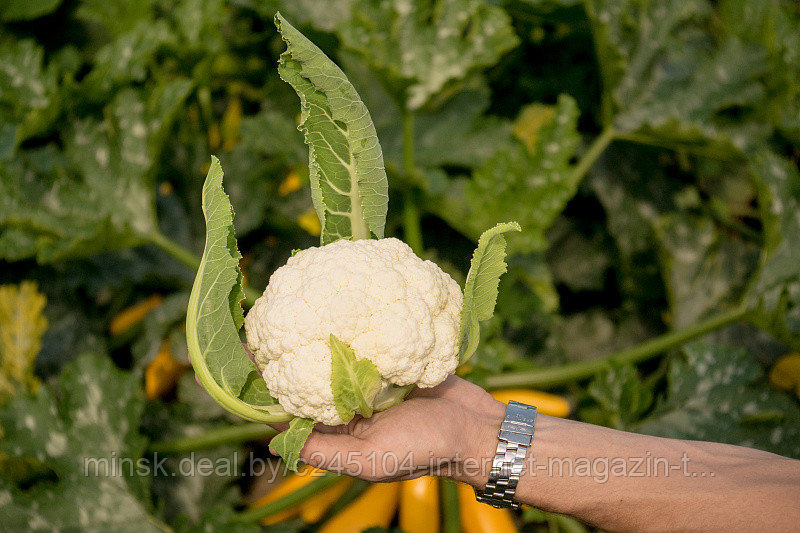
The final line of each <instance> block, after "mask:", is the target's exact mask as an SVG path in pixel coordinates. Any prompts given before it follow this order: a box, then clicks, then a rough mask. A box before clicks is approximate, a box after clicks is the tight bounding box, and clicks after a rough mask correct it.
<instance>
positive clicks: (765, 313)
mask: <svg viewBox="0 0 800 533" xmlns="http://www.w3.org/2000/svg"><path fill="white" fill-rule="evenodd" d="M749 168H750V170H751V172H752V173H753V176H754V178H755V179H756V184H757V188H758V191H759V192H758V197H759V205H760V208H761V214H762V216H761V218H762V224H763V226H764V229H763V233H764V240H765V250H764V253H763V255H762V262H761V263H762V264H761V265H760V269H759V272H758V277H757V279H756V280H755V282H753V283H752V292H751V295H750V306H751V309H752V310H751V312H750V315H749V316H750V319H751V320H752V321H753V322H754V323H755V324H756V325H758V326H759V327H761V328H763V329H765V330H766V331H767V332H769V333H770V334H772V335H773V336H775V337H776V338H777V339H778V340H780V341H781V342H783V343H785V344H787V345H788V346H790V347H792V348H794V349H800V216H798V213H800V172H798V170H797V166H796V165H795V164H794V163H792V162H790V161H787V160H785V159H784V158H782V157H780V156H778V155H777V154H775V153H773V152H771V151H769V150H766V149H763V150H757V151H753V152H751V153H750V162H749Z"/></svg>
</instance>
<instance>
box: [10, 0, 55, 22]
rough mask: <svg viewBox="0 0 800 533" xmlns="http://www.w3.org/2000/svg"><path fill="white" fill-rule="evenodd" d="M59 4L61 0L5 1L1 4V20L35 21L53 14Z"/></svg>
mask: <svg viewBox="0 0 800 533" xmlns="http://www.w3.org/2000/svg"><path fill="white" fill-rule="evenodd" d="M59 4H61V0H32V1H28V0H3V1H2V2H0V20H2V21H4V22H12V21H20V20H33V19H36V18H39V17H41V16H44V15H47V14H48V13H52V12H53V11H55V9H56V8H57V7H58V6H59Z"/></svg>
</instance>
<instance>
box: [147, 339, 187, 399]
mask: <svg viewBox="0 0 800 533" xmlns="http://www.w3.org/2000/svg"><path fill="white" fill-rule="evenodd" d="M184 370H186V365H184V364H183V363H181V362H180V361H177V360H176V359H175V358H174V357H172V352H171V351H170V349H169V341H164V342H163V343H162V344H161V349H160V350H159V351H158V354H157V355H156V357H155V359H153V360H152V361H150V363H148V365H147V368H145V369H144V392H145V394H147V397H148V398H149V399H151V400H156V399H158V398H161V397H163V396H165V395H166V394H167V393H168V392H169V391H171V390H172V389H173V388H174V387H175V384H176V383H177V382H178V378H179V377H181V374H183V372H184Z"/></svg>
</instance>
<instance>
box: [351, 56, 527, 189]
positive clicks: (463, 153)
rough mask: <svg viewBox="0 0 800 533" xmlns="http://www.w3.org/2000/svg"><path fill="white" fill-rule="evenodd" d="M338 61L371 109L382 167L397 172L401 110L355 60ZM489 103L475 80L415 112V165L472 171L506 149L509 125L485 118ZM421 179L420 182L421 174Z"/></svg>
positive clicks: (486, 89)
mask: <svg viewBox="0 0 800 533" xmlns="http://www.w3.org/2000/svg"><path fill="white" fill-rule="evenodd" d="M340 61H341V64H342V68H343V69H344V71H345V72H346V73H347V75H348V76H349V77H350V79H351V80H352V82H353V85H354V86H355V87H356V89H357V90H358V94H360V95H361V98H362V99H363V100H364V103H365V104H366V105H367V107H368V108H369V109H370V114H371V115H372V120H373V121H374V122H375V129H376V130H377V132H378V138H379V139H380V141H381V148H382V149H383V157H384V160H385V162H386V167H387V168H390V169H394V170H397V171H399V169H402V168H403V162H402V157H403V126H402V122H403V121H402V114H403V111H402V109H401V108H400V107H399V106H398V104H397V102H395V101H394V100H393V99H392V98H391V96H390V95H389V93H388V92H387V91H386V88H385V87H384V86H383V85H382V84H381V83H380V82H379V81H378V79H377V78H376V77H375V76H374V74H373V73H372V72H371V71H370V70H369V68H368V67H367V65H366V64H365V63H364V62H363V61H362V60H361V59H360V58H359V56H357V55H355V54H352V53H347V52H343V53H341V54H340ZM490 97H491V94H490V91H489V87H488V86H487V84H486V83H485V82H484V81H483V80H481V79H479V78H476V79H475V80H474V81H473V83H470V84H469V85H468V86H465V87H464V88H463V89H462V90H461V91H460V92H458V93H456V94H454V95H452V97H450V98H449V99H448V100H447V101H446V102H444V103H443V104H442V105H441V106H439V107H437V108H436V109H433V110H418V111H416V112H415V113H414V159H415V164H416V165H417V166H418V167H420V168H422V169H429V168H437V167H441V166H444V165H451V166H458V167H467V168H473V167H476V166H479V165H480V164H481V163H483V162H484V161H486V160H487V159H489V158H490V157H492V156H493V155H494V154H495V152H496V151H497V149H498V147H499V146H501V145H502V146H504V145H507V144H508V143H509V142H510V140H511V121H509V120H507V119H501V118H499V117H495V116H487V114H486V110H487V109H488V107H489V105H490V103H491V98H490ZM453 139H458V142H453ZM421 173H422V174H423V176H422V177H423V178H424V177H425V176H424V175H425V174H426V172H425V170H423V171H422V172H421ZM416 185H419V186H422V187H426V186H427V187H430V185H431V184H425V183H418V184H416Z"/></svg>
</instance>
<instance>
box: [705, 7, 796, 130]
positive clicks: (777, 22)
mask: <svg viewBox="0 0 800 533" xmlns="http://www.w3.org/2000/svg"><path fill="white" fill-rule="evenodd" d="M716 11H717V15H718V18H719V21H720V24H721V26H722V27H723V28H724V30H725V31H726V33H729V34H731V35H735V36H736V37H737V38H739V39H742V40H744V41H746V42H749V43H752V44H756V45H759V46H761V47H762V48H763V49H764V50H765V51H766V53H767V60H766V64H767V66H768V72H767V74H766V77H765V80H764V84H765V88H766V91H767V98H766V99H765V101H764V105H763V106H762V109H761V111H762V112H761V115H762V116H761V118H762V119H763V120H767V121H769V122H770V123H772V124H774V125H775V126H776V127H777V128H778V129H779V130H781V132H782V133H783V134H784V135H786V136H787V137H789V138H791V139H792V140H793V141H794V142H795V143H796V142H800V83H798V81H797V80H798V76H800V31H798V30H799V29H800V12H798V10H797V6H796V4H795V2H792V1H790V0H721V1H720V2H718V3H717V10H716Z"/></svg>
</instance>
